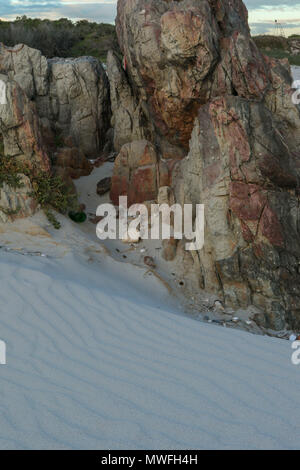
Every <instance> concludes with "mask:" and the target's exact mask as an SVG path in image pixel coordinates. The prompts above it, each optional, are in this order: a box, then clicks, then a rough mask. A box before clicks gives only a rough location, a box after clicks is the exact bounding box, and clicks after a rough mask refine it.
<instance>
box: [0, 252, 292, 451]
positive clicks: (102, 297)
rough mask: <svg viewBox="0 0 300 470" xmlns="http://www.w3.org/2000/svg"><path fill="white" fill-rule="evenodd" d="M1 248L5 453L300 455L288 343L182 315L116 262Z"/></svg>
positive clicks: (1, 436) (0, 405) (0, 389)
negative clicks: (237, 451)
mask: <svg viewBox="0 0 300 470" xmlns="http://www.w3.org/2000/svg"><path fill="white" fill-rule="evenodd" d="M91 253H92V250H90V252H89V253H87V252H86V253H85V255H83V254H76V255H74V254H73V253H72V252H69V253H67V254H65V255H64V256H60V257H56V258H54V257H49V258H41V257H38V256H29V255H26V256H22V255H21V254H16V253H6V252H3V251H1V252H0V282H1V290H0V305H1V313H0V337H1V338H2V339H5V341H6V342H7V348H8V351H7V361H8V364H7V365H6V366H0V448H1V449H6V448H9V449H12V448H18V449H20V448H22V449H23V448H24V449H26V448H31V449H32V448H33V449H40V448H43V449H46V448H47V449H48V448H50V449H51V448H59V449H62V448H67V449H70V448H79V449H82V448H84V449H85V448H109V449H120V448H134V449H135V448H137V449H138V448H147V449H151V448H157V449H159V448H170V449H171V448H299V447H300V444H299V432H300V407H299V404H300V399H299V388H300V368H299V367H296V366H293V365H292V364H291V362H290V357H291V346H290V343H288V342H286V341H280V340H276V339H271V338H267V337H259V336H254V335H250V334H247V333H243V332H238V331H232V330H227V329H224V328H218V327H214V326H212V325H206V324H203V323H200V322H196V321H194V320H192V319H189V318H186V317H184V316H181V315H180V314H178V312H176V308H175V307H174V306H172V305H171V304H170V301H169V300H168V299H167V297H166V292H165V291H164V290H163V289H162V288H160V287H159V284H156V283H157V282H158V281H156V280H155V279H154V278H148V279H147V281H146V280H145V279H144V278H143V275H142V273H141V272H140V271H138V272H136V268H132V267H130V266H129V265H123V267H122V270H120V269H119V265H118V263H114V262H112V260H111V259H110V258H109V257H107V256H105V255H101V256H100V255H99V256H100V257H97V256H98V254H96V253H93V254H91Z"/></svg>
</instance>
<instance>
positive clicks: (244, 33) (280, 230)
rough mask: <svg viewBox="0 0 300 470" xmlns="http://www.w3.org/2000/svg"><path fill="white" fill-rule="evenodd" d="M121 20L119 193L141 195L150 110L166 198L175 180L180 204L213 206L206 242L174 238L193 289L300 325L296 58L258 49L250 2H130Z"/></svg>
mask: <svg viewBox="0 0 300 470" xmlns="http://www.w3.org/2000/svg"><path fill="white" fill-rule="evenodd" d="M116 24H117V33H118V38H119V44H120V47H121V50H122V52H123V56H124V57H123V67H121V65H120V63H118V65H117V66H116V65H114V66H113V67H112V69H113V70H114V72H113V73H110V72H109V73H108V76H109V80H110V84H111V88H112V90H121V92H116V93H114V92H113V93H114V98H113V102H114V104H113V122H114V124H115V125H116V123H120V124H118V129H120V128H121V132H120V133H119V135H122V142H121V144H124V143H126V142H125V141H126V140H127V142H130V146H126V145H125V149H126V158H124V157H123V156H122V154H123V150H121V154H120V155H119V157H118V158H117V160H116V169H115V175H116V176H118V178H115V180H114V185H113V188H114V189H113V194H125V193H126V191H127V193H128V194H129V192H130V194H131V196H132V197H133V200H132V197H131V202H141V194H142V192H143V186H142V182H141V180H139V181H135V180H134V179H130V176H128V177H126V174H127V173H128V175H130V174H131V173H130V164H129V162H130V161H131V156H130V155H131V152H133V153H135V152H134V151H133V144H132V143H133V141H134V140H136V139H137V137H136V135H137V134H138V130H137V124H136V123H137V121H134V119H133V116H134V111H135V110H136V109H139V110H142V116H143V119H142V120H140V125H139V128H140V130H141V132H144V131H145V129H146V130H147V131H148V134H147V140H148V141H150V142H151V143H152V144H153V145H154V146H155V151H156V154H157V160H158V161H157V163H156V168H157V180H156V183H157V198H158V192H159V188H160V187H162V186H164V187H165V186H167V187H169V188H170V190H172V191H173V193H174V195H175V200H176V202H180V203H194V204H197V203H204V204H205V207H206V209H205V217H206V228H205V232H206V241H205V246H204V249H203V250H201V251H199V252H192V253H190V254H187V253H186V252H184V250H182V246H183V245H182V243H179V244H178V246H177V248H176V244H175V243H174V247H173V251H172V256H171V258H173V257H174V249H175V250H177V258H178V257H183V258H184V260H185V261H184V263H180V261H179V262H178V261H177V264H176V266H179V267H180V265H182V266H183V265H184V266H185V272H184V274H185V276H186V278H191V279H193V286H194V287H193V289H194V291H197V290H199V289H200V288H201V289H205V290H206V291H210V292H214V293H215V294H216V295H218V296H219V298H220V299H222V300H223V301H224V303H225V304H226V305H227V306H230V307H234V308H239V307H247V306H249V305H255V306H256V307H257V308H260V309H261V310H262V312H263V313H264V315H261V316H260V318H261V319H262V318H264V326H267V327H270V328H274V329H277V330H280V329H283V328H285V327H286V326H289V327H295V328H296V327H298V328H300V290H299V286H300V274H299V263H300V244H299V235H300V213H299V209H298V207H299V202H300V201H299V193H300V191H299V181H300V180H299V176H300V174H299V170H300V114H299V108H298V107H297V106H295V105H294V104H293V102H292V93H293V90H292V89H291V84H292V78H291V73H290V68H289V65H288V63H287V62H285V61H276V60H273V59H269V58H267V57H265V56H263V55H262V54H261V53H260V51H259V50H258V49H257V47H256V45H255V43H254V42H253V40H252V39H251V36H250V32H249V27H248V18H247V10H246V8H245V6H244V4H243V3H242V1H241V0H202V1H201V2H199V1H198V0H181V1H163V0H160V1H155V0H129V1H127V0H119V1H118V15H117V20H116ZM115 63H116V61H115ZM115 84H118V86H116V85H115ZM124 90H126V91H125V92H124ZM124 95H125V96H126V99H124ZM128 97H129V98H128ZM128 103H130V105H128ZM126 109H129V115H128V118H127V121H126V125H125V124H124V125H123V127H122V122H125V119H123V121H122V116H124V113H125V111H124V110H126ZM133 123H135V124H133ZM117 138H118V137H117ZM117 138H115V148H116V150H117V151H119V150H120V143H119V142H117ZM138 139H140V137H138ZM123 149H124V147H123ZM120 162H122V165H121V168H122V170H120ZM127 162H128V163H127ZM126 165H127V167H126ZM126 168H127V169H126ZM126 172H127V173H126ZM120 174H122V175H123V177H122V178H121V177H119V176H120ZM124 181H126V184H124ZM128 182H130V184H128ZM126 185H127V186H126ZM135 195H136V200H134V196H135ZM114 199H115V198H114ZM187 258H189V262H188V263H186V260H187ZM187 264H188V265H189V269H190V270H192V275H191V276H189V274H188V272H187V270H186V266H187ZM172 269H174V266H173V267H172ZM179 269H180V268H179Z"/></svg>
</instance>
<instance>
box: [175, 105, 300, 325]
mask: <svg viewBox="0 0 300 470" xmlns="http://www.w3.org/2000/svg"><path fill="white" fill-rule="evenodd" d="M298 177H299V172H298V171H297V170H296V162H295V157H294V155H293V153H292V152H291V151H289V148H288V145H287V142H286V141H285V140H284V139H283V137H282V135H280V134H279V133H278V131H277V129H276V127H275V125H274V120H273V116H272V113H271V112H270V111H269V110H268V109H266V107H264V106H263V105H262V104H261V103H257V102H252V101H251V102H250V101H247V100H246V99H244V98H239V97H233V96H228V97H226V98H225V97H221V98H215V99H214V100H212V101H211V102H210V103H208V104H206V105H205V106H203V107H201V108H200V110H199V113H198V116H197V118H196V121H195V127H194V130H193V133H192V138H191V142H190V151H189V154H188V157H187V158H186V159H184V160H183V161H182V164H181V165H180V167H178V168H177V176H176V178H177V179H176V182H175V188H176V196H177V200H178V201H180V202H181V203H193V204H197V203H202V204H205V223H206V227H205V245H204V248H203V250H201V251H199V253H198V256H199V259H200V269H199V281H200V284H201V287H202V288H204V289H205V290H207V291H210V292H216V293H218V295H219V296H220V297H222V298H223V299H224V301H225V303H226V305H228V306H231V307H234V308H239V307H247V306H248V305H250V304H254V305H255V306H257V307H260V308H262V309H263V311H264V312H265V313H266V325H267V326H268V327H271V328H274V329H277V330H281V329H284V327H285V326H286V323H289V325H291V326H294V327H298V328H299V327H300V275H299V262H300V238H299V229H300V213H299V197H298Z"/></svg>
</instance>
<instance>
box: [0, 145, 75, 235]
mask: <svg viewBox="0 0 300 470" xmlns="http://www.w3.org/2000/svg"><path fill="white" fill-rule="evenodd" d="M21 175H26V176H28V178H29V179H30V181H31V184H32V188H33V191H32V194H31V197H33V198H34V199H35V200H36V201H37V202H38V203H39V204H40V206H41V207H42V209H43V210H44V212H45V215H46V217H47V218H48V220H49V222H51V223H52V225H53V226H54V228H56V229H58V228H60V223H59V222H58V221H57V219H56V217H55V215H54V214H53V213H52V212H51V209H54V210H56V211H57V212H60V213H62V214H66V213H67V212H68V211H69V210H76V208H77V205H78V204H77V198H76V195H75V194H74V193H73V192H72V190H71V189H70V188H68V187H67V185H66V183H65V182H64V181H63V180H62V178H61V177H59V176H55V175H53V174H47V173H42V172H38V171H36V170H35V171H34V170H32V169H30V168H28V167H27V166H24V165H22V164H20V163H18V162H17V161H16V159H15V158H13V157H6V156H4V155H3V154H1V153H0V188H2V187H3V184H4V183H6V184H7V185H8V186H10V187H11V188H13V189H17V188H20V187H22V185H23V183H22V177H21ZM6 212H10V211H6ZM13 212H14V213H12V212H10V213H7V215H15V213H16V211H13Z"/></svg>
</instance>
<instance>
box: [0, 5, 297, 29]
mask: <svg viewBox="0 0 300 470" xmlns="http://www.w3.org/2000/svg"><path fill="white" fill-rule="evenodd" d="M116 3H117V2H116V0H0V18H1V19H14V18H16V16H21V15H27V16H30V17H35V18H36V17H38V18H49V19H58V18H62V17H67V18H70V19H72V20H78V19H82V18H84V19H87V20H90V21H97V22H103V23H114V19H115V16H116ZM245 3H246V6H247V8H248V10H249V23H250V27H251V30H252V34H264V33H269V34H272V32H274V21H275V19H277V20H278V22H280V23H281V24H282V25H283V27H284V30H285V34H286V35H287V36H289V35H290V34H300V0H245Z"/></svg>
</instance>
